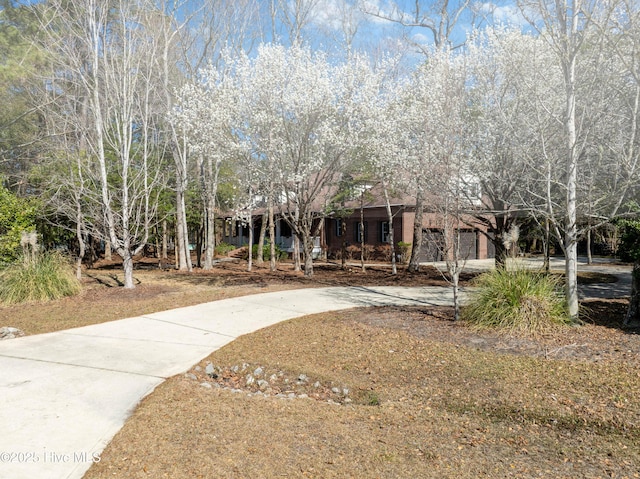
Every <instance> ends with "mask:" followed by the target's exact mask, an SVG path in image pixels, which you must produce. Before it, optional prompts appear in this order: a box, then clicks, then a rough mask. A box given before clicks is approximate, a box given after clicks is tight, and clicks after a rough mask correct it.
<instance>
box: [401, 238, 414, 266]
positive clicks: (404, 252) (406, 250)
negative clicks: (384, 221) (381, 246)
mask: <svg viewBox="0 0 640 479" xmlns="http://www.w3.org/2000/svg"><path fill="white" fill-rule="evenodd" d="M398 253H399V254H400V261H402V262H403V263H408V262H409V258H410V257H411V243H407V242H405V241H399V242H398Z"/></svg>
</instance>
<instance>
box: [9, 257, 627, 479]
mask: <svg viewBox="0 0 640 479" xmlns="http://www.w3.org/2000/svg"><path fill="white" fill-rule="evenodd" d="M477 263H478V264H477V265H476V267H478V268H482V267H484V268H483V269H486V265H484V264H482V263H481V262H477ZM581 268H585V269H587V268H593V269H594V270H600V268H602V269H603V270H605V271H607V272H612V273H614V274H616V275H618V276H619V282H618V283H614V284H607V285H593V286H589V287H584V288H582V289H581V295H582V296H583V297H585V296H591V297H602V296H620V295H623V296H624V295H628V294H629V288H630V274H629V270H630V268H628V267H620V268H615V267H612V266H611V265H594V266H593V267H585V266H584V265H581ZM469 269H472V268H469ZM448 304H452V294H451V290H450V289H449V288H441V287H420V288H407V287H336V288H318V289H300V290H292V291H282V292H275V293H265V294H258V295H254V296H244V297H239V298H233V299H226V300H222V301H215V302H212V303H205V304H200V305H197V306H191V307H187V308H180V309H174V310H170V311H164V312H161V313H155V314H149V315H145V316H141V317H136V318H129V319H123V320H120V321H112V322H108V323H102V324H96V325H92V326H85V327H82V328H76V329H70V330H66V331H59V332H55V333H49V334H41V335H36V336H27V337H24V338H18V339H12V340H8V341H3V342H0V371H2V374H1V376H0V399H1V401H0V478H8V479H39V478H43V479H44V478H46V479H58V478H61V479H62V478H65V479H66V478H80V477H82V476H83V474H84V472H85V471H86V470H87V469H88V468H89V467H90V466H91V461H92V460H98V459H99V455H100V453H101V451H102V450H103V449H104V447H105V446H106V445H107V443H108V442H109V441H110V440H111V438H112V437H113V436H114V434H115V433H116V432H117V431H118V430H119V429H120V428H121V427H122V426H123V424H124V422H125V421H126V419H127V418H128V417H129V415H130V414H131V413H132V412H133V410H134V408H135V407H136V405H137V404H138V402H139V401H140V400H141V399H142V398H143V397H145V396H146V395H147V394H149V393H150V392H151V391H153V389H154V388H155V387H156V386H158V385H159V384H160V383H161V382H162V381H164V380H165V379H166V378H168V377H170V376H173V375H175V374H179V373H181V372H184V371H186V370H188V369H189V368H190V367H191V366H193V365H194V364H195V363H197V362H198V361H200V360H201V359H203V358H205V357H206V356H208V355H209V354H210V353H212V352H213V351H215V350H216V349H218V348H220V347H222V346H224V345H225V344H227V343H229V342H231V341H233V340H234V339H235V338H237V337H238V336H240V335H243V334H247V333H251V332H253V331H256V330H258V329H260V328H263V327H266V326H270V325H272V324H275V323H278V322H280V321H284V320H287V319H292V318H296V317H300V316H305V315H308V314H315V313H321V312H325V311H335V310H340V309H347V308H353V307H358V306H382V305H424V306H427V305H448Z"/></svg>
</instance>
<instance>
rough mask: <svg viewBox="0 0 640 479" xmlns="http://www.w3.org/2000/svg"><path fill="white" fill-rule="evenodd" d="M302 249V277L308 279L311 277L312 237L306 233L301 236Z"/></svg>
mask: <svg viewBox="0 0 640 479" xmlns="http://www.w3.org/2000/svg"><path fill="white" fill-rule="evenodd" d="M302 248H303V250H304V275H305V277H307V278H310V277H312V276H313V237H312V236H311V235H309V234H308V233H305V234H303V235H302Z"/></svg>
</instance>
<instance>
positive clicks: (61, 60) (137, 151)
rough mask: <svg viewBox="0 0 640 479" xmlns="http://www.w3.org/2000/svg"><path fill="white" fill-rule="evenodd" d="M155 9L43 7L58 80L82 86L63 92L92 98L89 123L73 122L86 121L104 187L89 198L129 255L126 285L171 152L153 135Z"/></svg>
mask: <svg viewBox="0 0 640 479" xmlns="http://www.w3.org/2000/svg"><path fill="white" fill-rule="evenodd" d="M153 8H154V6H153V5H151V4H149V5H141V6H139V8H132V6H131V5H129V4H128V3H126V2H115V3H113V4H106V3H105V2H97V1H95V0H84V1H81V2H74V3H73V4H71V3H68V2H56V1H52V2H49V3H48V4H47V5H46V8H43V10H42V11H41V13H42V16H41V22H42V26H43V28H44V29H45V31H46V36H45V38H46V41H47V46H48V47H49V48H51V49H52V50H53V51H55V52H56V53H57V55H56V57H55V59H56V60H55V61H56V63H55V65H54V67H55V68H54V71H55V73H56V78H54V79H53V80H52V83H51V84H52V85H55V86H64V84H63V83H62V82H60V83H59V82H57V80H58V79H63V80H64V82H65V83H66V82H67V80H68V79H69V78H72V79H73V81H74V82H75V85H76V87H75V89H74V90H70V89H67V90H66V91H62V92H60V96H64V95H71V94H75V95H78V98H79V100H78V102H79V103H82V102H83V101H86V102H87V105H88V109H87V112H88V114H87V120H88V121H87V123H86V124H85V125H80V124H79V122H78V121H75V122H74V121H72V122H69V123H68V124H74V125H75V126H76V127H77V128H78V133H77V136H78V137H79V138H83V142H84V143H85V144H86V155H87V157H88V158H89V159H90V160H91V161H90V162H88V163H87V165H86V168H85V169H84V173H85V177H87V178H90V180H89V181H90V182H91V183H92V184H93V185H95V186H96V188H95V190H94V193H93V194H88V195H87V196H86V198H87V199H89V200H90V201H93V202H94V204H96V205H98V206H99V208H100V214H101V216H99V217H98V216H95V217H93V223H92V225H91V232H92V235H94V236H96V237H99V238H102V239H108V240H109V241H110V242H111V245H112V246H113V247H114V248H115V250H116V251H117V253H118V254H119V255H120V257H121V258H122V261H123V267H124V286H125V287H126V288H133V287H134V280H133V257H134V255H136V254H137V253H139V252H140V251H142V248H144V246H145V244H146V242H147V238H148V237H149V230H150V227H151V223H152V221H153V218H154V208H155V205H156V202H155V201H154V195H155V194H157V190H156V189H155V186H156V185H157V182H158V180H159V174H160V171H161V168H160V159H161V158H162V157H163V152H162V149H161V148H159V147H158V145H157V144H155V142H154V135H153V134H151V131H152V130H153V129H154V125H155V122H156V121H157V118H158V111H157V110H155V109H154V107H155V106H156V105H157V103H156V102H155V97H156V95H157V93H158V92H157V88H156V83H155V81H154V78H155V76H156V73H157V72H156V71H155V69H154V65H153V63H152V62H151V61H149V59H150V58H151V59H152V58H155V57H156V55H157V54H158V49H157V47H158V45H157V43H155V42H153V41H150V40H149V36H148V35H146V31H145V24H146V20H147V19H148V18H147V17H146V15H147V14H149V13H150V12H152V11H153ZM143 52H144V54H143ZM67 113H68V114H69V115H71V116H74V115H76V114H77V112H76V111H74V110H70V111H68V112H67Z"/></svg>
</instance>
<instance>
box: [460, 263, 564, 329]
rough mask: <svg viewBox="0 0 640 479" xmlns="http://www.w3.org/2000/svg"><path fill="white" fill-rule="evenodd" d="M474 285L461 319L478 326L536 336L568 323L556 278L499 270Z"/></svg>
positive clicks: (529, 272) (517, 270) (527, 272)
mask: <svg viewBox="0 0 640 479" xmlns="http://www.w3.org/2000/svg"><path fill="white" fill-rule="evenodd" d="M475 283H476V284H475V285H476V286H477V290H476V291H474V292H473V293H472V294H471V301H470V302H469V304H468V305H467V306H465V307H464V308H463V310H462V319H463V320H465V321H468V322H469V323H471V324H473V325H475V326H477V327H480V328H491V327H494V328H500V329H503V330H505V331H507V332H519V333H522V332H524V333H530V334H536V333H540V332H543V331H546V330H549V329H551V328H553V327H554V326H558V325H561V324H567V323H568V322H569V316H568V314H567V310H566V302H565V299H564V295H563V294H562V292H561V282H560V281H559V279H558V278H557V277H554V276H553V275H547V274H544V273H537V272H533V271H528V270H525V269H523V268H519V269H516V270H515V271H507V270H506V268H499V269H496V270H494V271H490V272H488V273H484V274H482V275H480V276H479V277H478V278H476V280H475Z"/></svg>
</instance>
